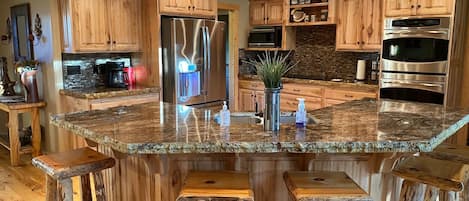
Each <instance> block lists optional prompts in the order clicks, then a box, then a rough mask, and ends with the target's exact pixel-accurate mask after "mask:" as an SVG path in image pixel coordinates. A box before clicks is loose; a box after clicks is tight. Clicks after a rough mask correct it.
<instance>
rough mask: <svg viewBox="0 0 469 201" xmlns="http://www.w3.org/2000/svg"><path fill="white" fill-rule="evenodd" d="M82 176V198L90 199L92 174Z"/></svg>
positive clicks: (85, 200)
mask: <svg viewBox="0 0 469 201" xmlns="http://www.w3.org/2000/svg"><path fill="white" fill-rule="evenodd" d="M80 178H81V193H82V200H83V201H88V200H92V198H91V186H90V175H89V174H87V175H82V176H80Z"/></svg>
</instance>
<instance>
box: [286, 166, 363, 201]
mask: <svg viewBox="0 0 469 201" xmlns="http://www.w3.org/2000/svg"><path fill="white" fill-rule="evenodd" d="M284 179H285V183H286V185H287V187H288V190H289V191H290V193H291V195H292V196H293V197H294V198H295V200H298V201H300V200H301V201H323V200H324V201H326V200H334V201H340V200H344V201H345V200H347V201H372V199H371V197H369V196H368V194H367V193H366V192H365V191H364V190H363V189H361V188H360V186H358V185H357V184H356V183H355V182H354V181H353V180H352V179H351V178H350V177H349V176H348V175H347V174H346V173H345V172H328V171H314V172H300V171H291V172H286V173H285V174H284Z"/></svg>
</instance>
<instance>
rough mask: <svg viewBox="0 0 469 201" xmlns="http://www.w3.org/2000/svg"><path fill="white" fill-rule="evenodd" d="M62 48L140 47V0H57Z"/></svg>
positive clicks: (76, 50)
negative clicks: (60, 16) (58, 0)
mask: <svg viewBox="0 0 469 201" xmlns="http://www.w3.org/2000/svg"><path fill="white" fill-rule="evenodd" d="M60 3H61V5H60V6H61V14H62V25H63V38H62V39H63V40H62V42H63V50H64V52H69V53H74V52H108V51H119V52H122V51H127V52H135V51H139V50H140V34H141V17H140V14H141V11H140V10H141V0H60Z"/></svg>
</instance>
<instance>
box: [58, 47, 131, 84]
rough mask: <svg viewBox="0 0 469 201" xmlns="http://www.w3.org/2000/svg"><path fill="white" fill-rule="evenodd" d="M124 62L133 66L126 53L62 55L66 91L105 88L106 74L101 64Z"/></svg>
mask: <svg viewBox="0 0 469 201" xmlns="http://www.w3.org/2000/svg"><path fill="white" fill-rule="evenodd" d="M108 61H120V62H124V63H125V66H131V56H130V54H125V53H103V54H65V53H64V54H62V62H63V64H62V65H63V68H62V69H63V81H64V89H77V88H96V87H104V76H105V75H104V72H102V71H101V70H100V69H99V68H98V65H99V64H104V63H106V62H108Z"/></svg>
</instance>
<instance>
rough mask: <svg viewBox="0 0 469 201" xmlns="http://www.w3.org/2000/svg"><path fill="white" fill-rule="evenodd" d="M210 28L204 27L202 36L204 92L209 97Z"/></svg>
mask: <svg viewBox="0 0 469 201" xmlns="http://www.w3.org/2000/svg"><path fill="white" fill-rule="evenodd" d="M207 30H208V28H207V27H206V26H203V27H202V34H203V39H204V92H205V95H206V96H207V95H208V80H209V72H210V46H209V36H208V31H207Z"/></svg>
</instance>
